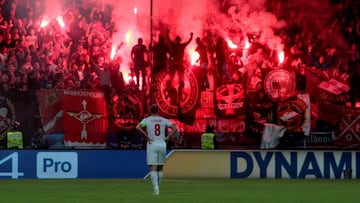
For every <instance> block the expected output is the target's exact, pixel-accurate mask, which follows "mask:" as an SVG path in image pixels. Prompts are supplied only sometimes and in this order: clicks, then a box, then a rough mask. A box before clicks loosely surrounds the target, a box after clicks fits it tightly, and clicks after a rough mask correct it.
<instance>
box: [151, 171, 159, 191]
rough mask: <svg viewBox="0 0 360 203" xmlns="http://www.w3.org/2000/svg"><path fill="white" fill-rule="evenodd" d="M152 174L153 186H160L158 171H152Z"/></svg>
mask: <svg viewBox="0 0 360 203" xmlns="http://www.w3.org/2000/svg"><path fill="white" fill-rule="evenodd" d="M150 176H151V183H152V185H153V187H154V188H158V187H159V176H158V173H157V171H151V172H150Z"/></svg>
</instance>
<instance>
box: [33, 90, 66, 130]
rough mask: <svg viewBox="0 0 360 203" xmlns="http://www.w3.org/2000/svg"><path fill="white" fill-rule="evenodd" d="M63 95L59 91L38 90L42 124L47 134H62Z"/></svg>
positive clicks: (61, 91)
mask: <svg viewBox="0 0 360 203" xmlns="http://www.w3.org/2000/svg"><path fill="white" fill-rule="evenodd" d="M62 93H63V90H58V89H42V90H37V91H36V95H37V98H38V101H39V111H40V118H41V123H42V126H43V129H44V132H45V133H46V134H51V133H56V132H62V131H63V129H62V119H61V118H62V116H63V109H62V100H61V97H62Z"/></svg>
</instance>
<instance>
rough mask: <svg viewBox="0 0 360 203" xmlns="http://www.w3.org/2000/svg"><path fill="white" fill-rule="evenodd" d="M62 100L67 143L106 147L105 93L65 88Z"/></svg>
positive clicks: (69, 144)
mask: <svg viewBox="0 0 360 203" xmlns="http://www.w3.org/2000/svg"><path fill="white" fill-rule="evenodd" d="M62 100H63V112H64V115H63V129H64V142H65V145H66V146H73V147H105V145H106V130H107V127H108V114H107V107H106V102H105V101H104V96H103V93H102V92H97V91H81V90H64V93H63V97H62Z"/></svg>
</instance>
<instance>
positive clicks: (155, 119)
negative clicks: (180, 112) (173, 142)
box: [141, 116, 172, 142]
mask: <svg viewBox="0 0 360 203" xmlns="http://www.w3.org/2000/svg"><path fill="white" fill-rule="evenodd" d="M171 125H172V123H171V121H170V120H168V119H166V118H164V117H161V116H149V117H146V118H144V119H143V120H142V121H141V126H142V127H146V132H147V134H148V136H149V137H150V138H151V139H152V140H154V142H156V141H164V138H165V136H166V132H167V128H169V127H170V126H171Z"/></svg>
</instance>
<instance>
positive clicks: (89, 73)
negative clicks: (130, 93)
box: [0, 0, 360, 97]
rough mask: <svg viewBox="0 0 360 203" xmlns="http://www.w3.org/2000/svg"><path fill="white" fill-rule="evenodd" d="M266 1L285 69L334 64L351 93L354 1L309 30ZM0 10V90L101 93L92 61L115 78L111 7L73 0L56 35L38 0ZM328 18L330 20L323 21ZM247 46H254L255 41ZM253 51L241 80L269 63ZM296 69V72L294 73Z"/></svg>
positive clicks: (232, 67) (55, 24)
mask: <svg viewBox="0 0 360 203" xmlns="http://www.w3.org/2000/svg"><path fill="white" fill-rule="evenodd" d="M224 2H225V1H224ZM269 2H271V3H269V4H268V10H270V11H271V12H272V13H274V14H275V15H276V16H277V17H278V18H279V19H280V20H286V21H287V26H286V28H284V29H282V30H281V31H280V32H279V33H280V36H281V38H282V40H283V43H284V45H285V50H284V51H285V53H286V60H285V63H287V64H286V65H287V66H289V67H291V66H295V67H296V68H299V65H306V66H307V67H316V68H329V67H334V66H336V67H338V68H340V69H341V70H343V71H345V72H348V73H349V74H350V75H351V76H352V78H353V80H352V81H354V82H353V84H352V88H355V89H356V86H357V85H356V82H355V81H356V77H358V75H359V71H358V69H359V68H356V67H358V66H359V58H360V56H359V38H360V15H359V9H358V8H359V3H358V2H357V1H348V0H331V5H332V9H333V10H334V12H329V13H328V15H329V16H327V17H329V18H330V19H334V22H330V23H328V25H329V27H321V28H316V29H315V28H314V29H313V30H312V29H311V27H310V26H306V25H304V24H306V23H308V22H306V21H305V20H304V19H302V14H301V13H296V12H291V11H289V10H291V9H287V6H288V4H287V2H286V1H269ZM0 4H1V5H0V6H1V12H0V79H1V80H0V84H1V86H0V90H2V91H9V90H20V91H25V90H27V89H43V88H86V89H89V88H93V89H97V88H99V89H101V88H103V87H102V86H103V84H102V81H101V77H100V75H101V74H99V73H98V72H97V71H96V66H98V65H99V64H98V62H99V60H98V58H102V59H104V60H105V63H108V68H109V69H110V70H112V71H113V72H112V74H113V75H114V74H118V73H119V68H120V61H118V60H109V56H110V52H111V46H112V42H111V39H112V34H113V32H114V22H113V19H112V12H113V10H112V9H113V8H112V7H111V6H110V5H107V4H104V3H96V2H92V3H90V2H87V1H74V2H73V3H71V4H70V5H71V6H69V7H68V8H67V10H66V11H65V12H64V15H63V18H64V19H65V20H66V22H67V24H68V25H69V28H67V29H64V27H62V25H61V23H59V21H58V20H59V19H53V20H49V22H47V23H48V24H45V22H44V19H42V13H41V11H43V10H44V5H43V4H42V3H41V1H36V0H34V1H31V0H27V1H16V0H3V1H1V2H0ZM224 6H226V5H224ZM227 6H230V5H227ZM224 10H225V9H224ZM35 11H36V12H35ZM331 15H335V16H336V17H335V18H331V17H332V16H331ZM289 16H290V17H289ZM322 17H324V16H322ZM325 17H326V16H325ZM335 32H338V33H340V34H341V36H339V37H340V38H344V39H345V40H346V41H345V43H346V44H347V45H349V46H348V47H349V48H345V49H344V47H339V46H337V44H335V43H333V42H334V39H329V38H328V37H329V36H334V35H332V34H333V33H335ZM207 36H209V35H207ZM207 36H202V37H203V41H204V42H205V45H206V46H207V48H208V51H209V53H210V54H209V55H210V56H213V54H211V51H212V50H213V52H215V51H216V50H214V49H216V46H217V44H216V43H217V42H216V40H206V37H207ZM213 42H214V43H213ZM253 44H256V39H254V41H253ZM256 49H257V50H256V51H253V52H249V53H250V54H251V57H249V60H248V61H247V63H254V64H256V66H257V67H255V68H252V69H253V70H246V71H247V72H248V73H249V76H251V75H254V74H256V70H257V68H258V67H262V66H273V65H274V63H273V62H272V61H271V59H270V60H268V59H269V53H267V52H264V51H263V50H262V48H260V49H261V50H259V47H257V48H256ZM129 54H130V53H129ZM228 54H229V58H228V59H227V60H228V61H227V63H228V65H229V67H228V69H229V70H226V71H230V73H229V74H230V75H231V77H232V80H237V79H238V78H239V75H241V74H243V72H238V70H239V68H241V67H242V66H244V62H242V61H240V60H236V56H234V55H231V54H230V53H228ZM210 58H211V57H210ZM270 58H271V56H270ZM214 61H216V60H215V59H214ZM214 63H216V62H214ZM110 70H109V71H110ZM296 70H299V71H301V69H300V68H299V69H296ZM229 74H228V73H227V74H226V77H227V78H226V79H227V80H230V78H229V77H230V75H229ZM220 75H222V74H220ZM111 78H112V80H113V81H109V82H110V83H109V84H110V85H111V82H112V85H113V86H114V87H116V88H117V89H121V88H123V86H124V85H125V84H124V81H123V79H122V78H121V77H111ZM249 78H250V77H249ZM110 80H111V79H110ZM119 81H120V82H119ZM119 84H120V85H119ZM355 92H356V91H355ZM358 96H359V95H355V97H358Z"/></svg>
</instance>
